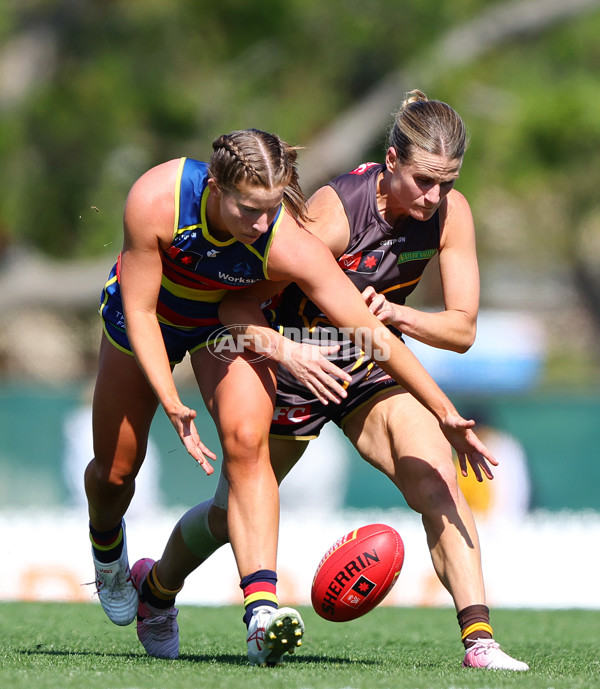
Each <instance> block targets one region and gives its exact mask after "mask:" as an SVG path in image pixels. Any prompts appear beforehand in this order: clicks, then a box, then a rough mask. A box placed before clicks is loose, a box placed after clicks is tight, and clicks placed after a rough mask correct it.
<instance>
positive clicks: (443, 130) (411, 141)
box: [388, 89, 468, 163]
mask: <svg viewBox="0 0 600 689" xmlns="http://www.w3.org/2000/svg"><path fill="white" fill-rule="evenodd" d="M388 145H389V146H393V147H394V148H395V149H396V153H397V154H398V160H399V161H400V162H401V163H407V162H410V161H411V159H412V154H413V148H420V149H423V150H425V151H427V152H429V153H432V154H434V155H440V156H445V157H446V158H448V159H449V160H458V159H460V160H462V158H463V156H464V154H465V151H466V150H467V146H468V135H467V130H466V127H465V125H464V122H463V121H462V119H461V118H460V116H459V115H458V113H457V112H456V111H455V110H453V109H452V108H451V107H450V106H449V105H447V104H446V103H442V101H439V100H428V98H427V96H426V95H425V94H424V93H423V91H419V90H418V89H414V90H412V91H409V92H408V93H407V94H406V96H405V99H404V101H403V102H402V105H401V106H400V109H399V110H398V111H397V112H396V113H395V115H394V124H393V125H392V128H391V130H390V136H389V143H388Z"/></svg>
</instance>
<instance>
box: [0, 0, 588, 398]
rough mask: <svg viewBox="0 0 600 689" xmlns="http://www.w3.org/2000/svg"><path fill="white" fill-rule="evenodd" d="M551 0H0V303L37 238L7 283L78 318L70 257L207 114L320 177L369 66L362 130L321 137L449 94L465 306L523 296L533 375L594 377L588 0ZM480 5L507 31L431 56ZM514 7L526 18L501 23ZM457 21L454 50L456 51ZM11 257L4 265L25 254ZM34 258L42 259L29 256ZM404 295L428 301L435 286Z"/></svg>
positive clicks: (514, 303) (88, 276) (117, 235)
mask: <svg viewBox="0 0 600 689" xmlns="http://www.w3.org/2000/svg"><path fill="white" fill-rule="evenodd" d="M562 4H564V3H557V2H555V0H545V2H544V0H525V1H524V2H523V1H521V2H501V1H499V0H452V1H451V0H419V1H418V2H417V0H412V1H409V2H402V3H390V2H389V1H388V0H329V1H328V2H322V0H262V1H261V2H257V3H248V2H245V1H244V0H221V1H220V2H218V3H200V2H198V1H197V0H6V2H4V3H2V4H1V5H0V181H1V184H0V257H2V256H3V257H4V259H3V263H2V264H0V285H1V291H3V292H4V293H5V301H3V302H1V303H0V321H1V322H2V324H3V323H5V322H6V319H11V320H12V314H13V313H14V312H13V311H11V308H13V307H14V305H15V304H18V303H19V294H18V293H17V291H15V290H13V292H12V293H11V294H10V297H9V298H6V292H7V290H9V291H10V290H11V285H13V286H14V284H15V278H14V274H12V273H10V267H11V265H14V261H15V260H16V259H15V256H21V257H23V256H33V255H35V256H38V257H39V255H40V254H41V256H42V257H43V261H42V262H41V263H36V264H35V266H36V270H34V271H32V275H31V277H27V282H28V284H29V283H32V282H33V281H35V279H36V276H37V278H39V279H42V278H43V277H44V276H45V279H46V280H47V282H46V283H44V285H45V284H54V283H55V282H57V281H60V280H64V281H65V284H64V289H63V291H62V295H61V293H60V290H59V291H58V294H57V295H56V296H55V297H53V300H54V302H56V308H57V309H58V310H59V312H60V308H61V307H62V308H64V307H65V304H67V303H68V299H67V294H66V293H67V292H69V293H71V294H79V295H80V296H81V298H82V302H81V303H79V304H78V311H77V312H76V313H72V314H70V315H69V320H70V321H71V322H73V321H74V322H75V325H76V326H77V323H78V322H79V321H78V320H77V319H81V318H83V321H81V322H80V323H79V325H80V329H81V330H85V329H86V325H85V323H86V321H85V318H87V316H88V315H89V314H93V313H94V312H95V309H96V299H97V295H98V294H99V291H100V288H101V278H97V277H96V274H95V273H93V272H91V271H90V270H87V269H84V270H83V273H82V274H81V275H80V274H78V275H77V276H76V277H74V276H73V274H72V272H70V271H72V270H74V269H75V267H76V266H81V265H84V266H88V265H90V263H89V262H94V265H96V263H95V261H98V262H99V263H101V265H102V271H103V272H102V274H104V273H106V272H107V271H108V268H109V265H110V261H111V260H113V259H114V257H115V256H116V254H117V253H118V251H119V249H120V244H121V235H122V230H121V214H122V208H123V202H124V199H125V196H126V194H127V191H128V189H129V187H130V186H131V184H132V182H133V181H134V180H135V178H136V177H137V176H138V175H140V174H141V173H142V172H143V171H144V170H146V169H147V168H148V167H150V166H152V165H154V164H156V163H158V162H162V161H163V160H166V159H169V158H172V157H177V156H181V155H189V156H192V157H198V158H207V156H208V155H209V154H210V150H211V146H210V144H211V142H212V140H213V139H214V138H215V137H216V136H218V135H219V134H220V133H223V132H225V131H230V130H232V129H236V128H245V127H259V128H261V129H266V130H271V131H275V132H277V133H278V134H279V135H281V136H282V137H283V138H285V139H287V140H288V141H290V142H292V143H294V144H299V145H303V146H306V147H307V150H306V152H305V155H304V157H303V156H302V155H301V179H302V180H306V183H305V190H306V191H307V192H310V191H312V190H313V187H314V186H316V184H317V183H320V182H323V181H325V180H326V179H328V178H330V177H331V176H333V174H338V173H340V172H343V171H345V170H346V169H347V168H348V166H347V165H346V166H344V167H340V169H338V170H335V171H334V172H333V173H332V174H326V175H325V179H323V178H322V177H323V175H321V174H320V172H321V171H320V170H319V164H318V156H315V155H313V153H314V152H313V150H312V146H313V145H320V144H321V143H322V141H323V139H322V138H320V137H322V136H323V133H324V132H326V131H327V129H328V128H329V127H331V126H334V127H335V123H336V122H337V121H338V118H339V117H340V116H342V115H343V114H344V113H345V112H348V111H350V110H351V109H352V108H354V107H356V104H357V103H360V102H361V101H362V100H363V99H365V97H367V96H368V94H369V93H370V92H371V91H372V89H373V88H374V87H376V86H377V85H380V86H383V87H384V90H387V91H389V92H390V93H391V96H392V97H391V102H393V103H394V106H393V107H390V108H387V105H386V108H387V109H386V110H385V111H384V112H382V113H381V117H382V122H383V123H384V124H383V125H382V126H381V127H380V128H379V130H378V131H377V132H376V133H375V135H374V136H371V137H370V138H369V139H368V140H366V141H364V142H362V141H359V139H360V137H358V136H357V137H352V136H347V137H346V139H347V140H346V141H345V142H344V143H343V144H342V145H347V147H348V151H351V152H352V153H353V155H354V157H353V160H352V163H351V164H350V166H352V165H354V164H358V163H360V162H363V161H365V160H368V159H370V160H373V159H375V160H381V159H382V157H383V152H384V146H385V138H386V127H387V126H388V124H389V123H390V122H391V111H392V109H393V108H394V107H396V106H397V105H399V104H400V102H401V100H402V98H403V95H404V92H405V91H406V90H408V89H410V88H421V89H422V90H424V91H425V92H426V93H427V94H428V95H429V97H432V98H438V99H440V100H444V101H446V102H448V103H450V104H451V105H452V106H453V107H454V108H455V109H456V110H457V111H458V112H459V113H460V114H461V115H462V116H463V118H464V120H465V122H466V124H467V126H468V128H469V131H470V135H471V146H470V150H469V151H468V153H467V156H466V159H465V164H464V167H463V171H462V174H461V178H460V183H459V189H460V190H461V191H462V192H463V193H465V195H466V196H467V198H468V199H469V200H470V202H471V205H472V208H473V212H474V215H475V220H476V226H477V229H478V242H479V255H480V260H481V268H482V288H483V290H482V307H483V308H491V309H517V310H524V311H529V312H535V313H536V314H537V315H538V316H539V317H541V318H544V320H545V323H546V326H547V328H548V331H549V357H548V365H547V371H546V378H545V381H546V383H547V384H555V383H558V384H561V385H571V384H584V383H585V384H590V383H591V384H597V383H598V381H599V380H600V373H599V370H600V364H599V357H598V351H597V350H598V347H597V341H598V330H599V329H600V290H599V287H598V285H599V281H600V269H599V266H600V201H599V194H598V186H599V185H598V181H599V179H598V178H599V177H600V145H599V141H600V81H599V80H598V73H599V69H600V42H599V41H598V36H600V2H599V1H598V0H571V2H570V3H568V5H569V8H570V11H569V12H568V13H567V14H565V15H564V16H563V15H561V14H557V11H558V10H557V8H558V7H560V6H561V5H562ZM498 10H502V12H503V13H502V14H501V15H495V14H493V13H494V12H496V11H498ZM544 12H547V13H549V15H552V17H553V19H552V21H546V22H545V21H544V16H545V15H544ZM490 13H491V14H490ZM480 17H484V18H485V17H487V18H488V25H489V23H490V21H491V24H492V25H493V24H494V21H496V26H497V27H498V26H499V22H500V20H499V19H498V17H504V18H507V17H508V18H509V19H510V18H512V20H513V21H514V23H515V27H516V28H515V31H514V33H511V34H510V36H508V37H506V38H505V39H504V40H502V41H500V42H496V43H494V41H493V38H492V36H491V35H490V37H489V49H480V53H479V54H478V55H477V56H476V57H475V59H464V60H462V61H460V60H456V61H455V63H452V64H451V63H450V62H448V63H447V64H442V63H440V60H439V54H438V57H437V58H436V52H435V51H436V49H438V48H439V46H440V42H441V41H443V40H445V39H446V38H447V37H448V36H449V35H454V36H456V35H458V36H460V35H461V34H456V33H455V34H453V33H452V32H453V31H455V30H456V31H458V30H459V29H460V28H461V27H468V26H471V27H472V28H471V30H472V33H471V37H472V38H475V39H477V40H479V41H480V42H482V45H484V46H485V40H486V34H485V32H484V30H483V28H482V26H480V25H477V24H476V23H475V22H476V21H477V20H478V18H480ZM494 17H496V19H494ZM532 17H534V18H535V20H532V19H531V18H532ZM522 18H523V19H522ZM526 18H529V19H527V22H529V23H528V30H527V31H519V30H518V27H519V22H525V19H526ZM465 36H466V37H468V34H465ZM466 40H467V38H465V39H464V41H466ZM464 41H463V43H462V44H458V45H457V50H461V49H462V50H464V51H465V54H467V53H468V48H469V46H468V45H466V43H465V42H464ZM436 60H437V62H436ZM449 65H450V66H451V68H450V69H449V68H448V66H449ZM370 124H372V123H369V122H366V121H365V127H369V125H370ZM336 145H339V144H336ZM303 160H304V161H306V162H303ZM315 161H316V162H315ZM309 164H312V165H313V167H312V168H310V167H309ZM0 260H2V258H0ZM40 260H41V259H40ZM11 262H12V263H11ZM82 262H83V263H82ZM86 262H87V263H86ZM19 265H20V266H22V270H21V268H19V273H20V274H21V275H24V272H23V271H25V270H26V267H27V265H29V264H26V263H24V264H19ZM48 265H50V266H56V273H52V272H50V273H45V272H44V271H45V270H48ZM67 266H69V267H67ZM2 271H4V277H5V281H4V282H3V281H2ZM7 275H8V276H9V277H6V276H7ZM53 275H55V276H56V280H54V279H53V278H52V276H53ZM69 276H71V277H72V279H73V281H70V279H71V278H70V277H69ZM9 278H10V282H9ZM44 285H41V287H40V289H41V291H42V293H43V294H46V295H48V294H49V291H48V289H45V288H44ZM88 293H89V294H90V295H93V296H89V297H88ZM35 294H36V292H35V290H33V291H32V293H31V297H30V298H29V305H30V303H31V302H35V301H36V296H35ZM416 296H417V298H419V299H422V300H423V302H424V304H425V305H427V304H428V303H431V304H434V303H435V299H436V294H435V288H434V287H432V288H431V290H430V291H429V292H428V291H427V290H423V292H422V294H421V295H416ZM20 303H21V304H24V303H25V301H22V302H20ZM413 303H414V302H413ZM11 304H12V307H11ZM19 308H21V307H20V306H19ZM82 314H84V315H82ZM3 319H4V320H3ZM38 323H39V322H38ZM510 337H511V334H510V333H507V338H510ZM0 340H1V336H0ZM0 344H1V342H0ZM95 344H96V340H94V345H95ZM4 359H6V354H4ZM2 362H3V356H2V355H0V366H1V365H2ZM4 363H6V361H5V362H4ZM84 369H85V367H84Z"/></svg>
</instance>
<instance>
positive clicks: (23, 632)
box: [0, 603, 600, 689]
mask: <svg viewBox="0 0 600 689" xmlns="http://www.w3.org/2000/svg"><path fill="white" fill-rule="evenodd" d="M301 613H302V615H303V617H304V621H305V623H306V628H307V630H306V634H305V637H304V645H303V646H302V648H301V649H300V650H299V651H298V652H297V653H296V655H295V656H288V658H289V660H287V661H286V662H285V664H284V665H283V666H281V667H277V668H251V667H250V666H249V665H248V664H247V660H246V653H245V643H244V628H243V625H242V622H241V607H227V608H197V607H185V606H184V607H183V608H182V609H181V611H180V614H179V622H180V627H181V656H180V658H179V659H178V660H176V661H170V660H158V659H156V658H150V657H148V656H147V655H146V654H145V652H144V650H143V648H142V647H141V645H140V644H139V642H138V640H137V637H136V634H135V625H131V626H129V627H116V626H114V625H113V624H111V623H110V622H109V621H108V620H107V618H106V617H105V616H104V614H103V613H102V610H101V609H100V607H99V606H98V605H92V604H68V605H67V604H58V603H2V604H0V687H2V689H21V688H22V689H59V688H60V689H64V688H65V687H77V689H134V688H138V689H202V688H203V687H215V688H217V689H246V688H248V689H254V688H255V687H256V689H258V688H259V687H260V688H261V689H388V688H389V689H392V688H393V689H497V688H499V687H519V688H522V689H550V688H552V689H597V688H599V687H600V659H599V653H598V651H599V642H600V612H595V611H582V610H567V611H530V610H514V611H513V610H495V611H493V615H492V623H493V625H494V628H495V631H496V637H497V639H498V640H499V641H501V643H502V644H503V647H504V648H505V649H506V650H507V651H508V652H510V653H511V654H513V655H515V657H518V658H520V659H523V660H525V661H527V662H528V663H529V664H530V666H531V668H532V669H531V671H530V672H528V673H509V672H489V671H483V670H463V669H462V668H461V666H460V663H461V658H462V651H461V650H462V645H461V644H460V641H459V635H458V625H457V623H456V619H455V617H454V612H453V611H452V610H449V609H407V608H380V609H377V610H375V611H373V612H371V613H369V614H368V615H366V616H365V617H363V618H361V619H359V620H355V621H354V622H348V623H344V624H334V623H331V622H326V621H324V620H321V619H320V618H319V617H317V615H315V613H314V612H313V611H312V609H308V608H301Z"/></svg>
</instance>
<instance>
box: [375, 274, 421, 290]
mask: <svg viewBox="0 0 600 689" xmlns="http://www.w3.org/2000/svg"><path fill="white" fill-rule="evenodd" d="M420 279H421V276H420V275H419V277H418V278H416V279H415V280H410V281H409V282H403V283H402V284H401V285H394V286H393V287H388V288H387V289H384V290H382V291H381V292H380V294H387V293H388V292H393V291H394V290H395V289H402V288H403V287H409V286H410V285H416V283H417V282H419V280H420Z"/></svg>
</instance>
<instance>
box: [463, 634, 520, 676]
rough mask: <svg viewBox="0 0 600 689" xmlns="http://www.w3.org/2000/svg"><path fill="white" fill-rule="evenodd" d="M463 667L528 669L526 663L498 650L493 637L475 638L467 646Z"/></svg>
mask: <svg viewBox="0 0 600 689" xmlns="http://www.w3.org/2000/svg"><path fill="white" fill-rule="evenodd" d="M463 667H477V668H482V669H485V670H513V671H514V672H525V671H526V670H529V665H527V663H523V662H521V661H520V660H515V659H514V658H511V657H510V656H509V655H508V654H507V653H504V651H502V650H500V644H499V643H498V642H497V641H494V639H477V641H476V642H475V643H474V644H473V646H471V647H470V648H467V650H466V651H465V658H464V660H463Z"/></svg>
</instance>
